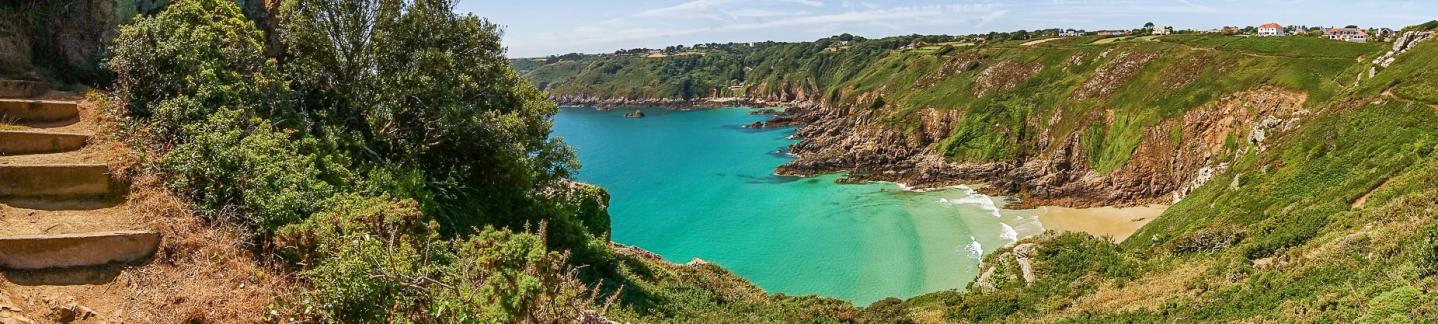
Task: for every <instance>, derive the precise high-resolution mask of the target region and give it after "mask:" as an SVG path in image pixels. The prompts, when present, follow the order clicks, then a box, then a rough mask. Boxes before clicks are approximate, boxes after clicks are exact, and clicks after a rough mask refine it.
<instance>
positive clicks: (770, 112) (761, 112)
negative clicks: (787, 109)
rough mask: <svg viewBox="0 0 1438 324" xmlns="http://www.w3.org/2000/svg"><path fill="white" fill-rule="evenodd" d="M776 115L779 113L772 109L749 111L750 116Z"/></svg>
mask: <svg viewBox="0 0 1438 324" xmlns="http://www.w3.org/2000/svg"><path fill="white" fill-rule="evenodd" d="M775 113H778V111H777V110H774V109H772V108H764V109H755V110H750V111H749V114H750V115H773V114H775Z"/></svg>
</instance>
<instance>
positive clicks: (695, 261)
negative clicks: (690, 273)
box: [684, 257, 709, 267]
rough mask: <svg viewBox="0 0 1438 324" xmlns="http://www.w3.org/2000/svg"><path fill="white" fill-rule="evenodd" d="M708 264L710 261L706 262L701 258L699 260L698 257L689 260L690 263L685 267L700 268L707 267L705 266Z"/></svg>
mask: <svg viewBox="0 0 1438 324" xmlns="http://www.w3.org/2000/svg"><path fill="white" fill-rule="evenodd" d="M708 264H709V261H704V259H700V258H697V257H696V258H693V259H689V263H685V264H684V265H686V266H691V267H700V266H705V265H708Z"/></svg>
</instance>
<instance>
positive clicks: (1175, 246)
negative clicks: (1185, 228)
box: [1168, 226, 1248, 254]
mask: <svg viewBox="0 0 1438 324" xmlns="http://www.w3.org/2000/svg"><path fill="white" fill-rule="evenodd" d="M1247 234H1248V232H1247V231H1244V230H1243V229H1241V228H1235V227H1231V226H1224V227H1216V228H1204V229H1199V230H1195V231H1193V232H1189V233H1185V234H1183V235H1182V236H1179V237H1178V238H1177V239H1175V240H1173V243H1171V245H1170V246H1169V248H1168V250H1169V251H1170V252H1173V253H1175V254H1185V253H1214V252H1218V251H1220V250H1223V249H1224V248H1226V247H1229V246H1232V245H1234V244H1237V243H1238V242H1239V241H1241V240H1243V237H1244V236H1246V235H1247Z"/></svg>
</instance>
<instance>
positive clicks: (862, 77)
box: [521, 35, 1385, 173]
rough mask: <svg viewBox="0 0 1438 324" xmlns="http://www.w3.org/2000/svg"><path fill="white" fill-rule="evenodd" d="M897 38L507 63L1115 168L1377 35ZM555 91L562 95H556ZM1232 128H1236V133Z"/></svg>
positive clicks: (540, 78)
mask: <svg viewBox="0 0 1438 324" xmlns="http://www.w3.org/2000/svg"><path fill="white" fill-rule="evenodd" d="M1023 43H1024V42H1021V41H1006V42H995V43H990V44H986V45H981V46H952V45H948V46H945V47H938V49H931V48H925V47H921V48H918V49H899V48H898V47H900V46H901V45H902V44H908V41H907V39H906V38H894V39H884V40H868V41H860V42H855V43H852V44H849V45H844V46H840V45H839V44H840V43H839V42H838V41H837V40H834V39H824V40H820V41H816V42H810V43H784V44H780V43H773V44H759V45H753V46H738V47H732V48H727V49H725V50H709V51H705V53H706V55H703V56H671V57H665V58H649V57H643V56H623V55H596V56H587V57H584V58H582V59H578V60H561V61H559V62H556V63H552V64H535V65H537V66H531V67H529V69H526V70H523V71H521V73H524V74H525V76H526V77H527V78H529V79H530V80H531V81H533V82H534V83H536V84H537V85H540V86H541V87H542V88H544V89H545V90H547V91H548V92H549V93H550V96H551V97H554V98H560V99H563V98H569V97H599V98H625V99H643V98H695V97H721V96H747V97H753V98H760V99H769V100H782V101H787V100H793V99H800V100H807V101H813V102H820V103H826V104H828V105H831V106H856V107H860V108H861V109H863V108H867V109H877V110H879V113H878V114H879V115H880V118H879V121H878V122H879V123H883V124H885V125H887V126H886V127H888V128H890V129H894V130H899V131H903V132H906V133H910V134H913V133H917V132H919V131H920V128H921V125H920V124H921V122H922V119H923V113H924V112H926V111H929V110H937V111H940V112H946V111H956V112H957V113H958V114H962V115H963V116H964V117H965V118H962V119H961V120H960V121H959V122H957V123H956V125H952V127H951V128H952V129H951V131H950V132H949V133H948V134H947V135H946V136H944V138H943V140H942V141H939V142H938V143H936V144H935V145H933V146H932V147H931V148H929V149H930V150H932V151H933V152H935V153H938V154H942V155H944V156H946V157H948V158H950V159H952V160H956V161H965V162H988V161H1014V160H1021V159H1024V158H1027V157H1032V156H1042V155H1044V154H1047V153H1050V152H1052V151H1054V150H1058V149H1060V148H1061V147H1062V145H1063V144H1064V143H1063V141H1061V140H1046V141H1040V139H1041V138H1043V136H1041V134H1047V136H1048V137H1049V138H1050V139H1063V138H1066V137H1067V135H1069V134H1079V135H1080V136H1082V137H1084V145H1083V150H1084V153H1085V156H1087V166H1088V167H1090V168H1092V169H1094V170H1097V171H1099V172H1100V173H1108V172H1111V171H1114V170H1118V169H1122V168H1123V167H1124V166H1125V165H1127V164H1128V161H1129V160H1130V159H1131V158H1133V157H1132V154H1133V153H1134V151H1135V149H1136V148H1138V147H1139V146H1140V142H1141V141H1142V139H1143V136H1144V135H1145V134H1144V132H1143V131H1144V130H1145V129H1147V128H1151V127H1153V126H1156V125H1158V124H1160V123H1161V122H1163V121H1165V120H1175V119H1177V118H1179V117H1180V116H1182V115H1183V114H1184V113H1185V112H1187V111H1189V110H1192V109H1195V108H1200V107H1203V106H1204V105H1206V104H1211V103H1213V102H1215V101H1217V100H1218V99H1219V98H1221V97H1222V96H1224V95H1227V94H1232V93H1236V92H1239V91H1244V90H1251V89H1256V88H1259V87H1261V86H1271V87H1274V88H1279V89H1285V90H1288V91H1294V92H1299V93H1303V94H1306V95H1307V98H1308V101H1307V102H1306V105H1307V106H1309V107H1312V106H1316V105H1320V104H1322V103H1326V102H1328V101H1330V100H1332V99H1333V97H1334V94H1335V93H1336V92H1338V91H1339V89H1340V88H1341V87H1342V86H1344V85H1346V83H1348V82H1351V80H1352V77H1353V76H1356V75H1357V74H1358V73H1359V72H1361V70H1362V69H1363V68H1364V66H1362V65H1361V64H1359V62H1360V61H1361V60H1362V59H1364V58H1367V59H1371V58H1373V57H1376V56H1378V55H1379V54H1381V53H1382V52H1383V50H1384V47H1385V46H1384V45H1383V44H1354V43H1345V42H1334V41H1330V40H1326V39H1320V38H1296V37H1295V38H1239V37H1226V36H1197V35H1176V36H1167V37H1159V38H1147V40H1141V39H1130V40H1128V41H1120V42H1112V43H1103V44H1098V43H1095V39H1094V38H1090V37H1081V38H1073V39H1062V40H1058V41H1050V42H1044V43H1041V44H1035V45H1022V44H1023ZM561 101H562V100H561ZM1237 135H1246V134H1237Z"/></svg>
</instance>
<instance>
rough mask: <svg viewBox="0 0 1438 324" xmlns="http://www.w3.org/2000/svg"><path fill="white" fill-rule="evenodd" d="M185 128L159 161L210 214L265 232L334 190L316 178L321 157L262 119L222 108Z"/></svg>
mask: <svg viewBox="0 0 1438 324" xmlns="http://www.w3.org/2000/svg"><path fill="white" fill-rule="evenodd" d="M181 102H183V103H190V101H188V100H168V101H166V102H165V104H162V105H161V106H168V105H172V104H176V103H181ZM182 109H187V110H193V109H200V108H199V107H197V106H195V105H186V106H185V108H182ZM184 131H185V133H188V134H195V135H194V136H193V137H191V138H190V139H189V141H187V142H185V143H184V144H181V145H180V146H178V147H175V149H174V150H172V151H170V152H169V154H166V155H165V156H164V157H163V158H162V160H161V161H160V166H161V167H162V168H163V169H164V170H165V171H167V172H168V173H169V174H171V178H172V181H169V182H168V185H169V186H170V187H171V189H173V190H175V191H178V192H181V193H183V194H185V196H188V197H190V198H191V199H192V202H193V203H194V204H196V205H197V206H198V207H201V209H202V211H204V212H206V213H208V214H210V215H213V216H215V217H230V216H237V215H238V216H241V217H244V218H247V220H248V221H247V223H250V224H254V225H255V226H256V227H257V228H258V229H259V230H260V231H261V232H262V233H269V232H272V231H274V230H275V229H277V228H279V227H281V226H284V225H286V224H291V223H296V222H299V221H300V220H302V219H304V218H306V217H308V216H309V214H310V213H312V212H315V211H316V210H318V209H320V208H321V206H323V205H322V202H323V200H324V199H325V198H327V197H329V196H330V195H331V194H332V193H334V192H336V189H335V188H334V186H332V185H331V184H329V183H327V182H324V181H322V180H321V175H322V173H323V171H322V170H321V168H320V167H319V164H320V162H321V161H319V159H318V158H317V157H316V156H314V155H312V154H305V153H300V152H299V151H300V147H301V146H303V145H306V144H305V143H304V142H300V141H292V140H291V139H290V138H291V136H289V135H288V134H285V133H281V132H279V131H276V130H274V129H272V128H271V126H270V124H269V123H268V122H267V121H265V120H264V119H259V118H249V119H246V118H245V117H244V116H242V113H241V111H239V110H235V109H223V110H220V111H217V112H215V113H214V114H212V115H210V116H209V117H208V119H207V120H206V121H204V122H202V123H199V124H195V125H187V126H186V128H185V130H184ZM221 214H223V215H221Z"/></svg>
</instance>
